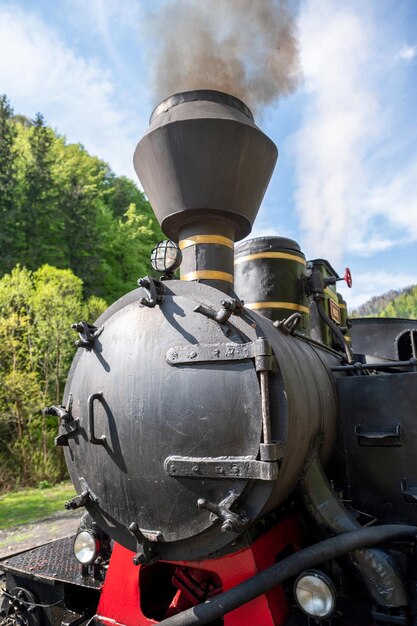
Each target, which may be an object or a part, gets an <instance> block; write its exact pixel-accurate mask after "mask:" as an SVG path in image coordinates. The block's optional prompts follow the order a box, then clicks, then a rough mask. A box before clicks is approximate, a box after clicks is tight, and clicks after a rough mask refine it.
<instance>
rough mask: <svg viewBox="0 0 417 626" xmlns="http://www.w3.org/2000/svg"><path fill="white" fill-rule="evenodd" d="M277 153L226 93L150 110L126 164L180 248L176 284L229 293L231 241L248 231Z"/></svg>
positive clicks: (197, 95)
mask: <svg viewBox="0 0 417 626" xmlns="http://www.w3.org/2000/svg"><path fill="white" fill-rule="evenodd" d="M277 155H278V151H277V148H276V146H275V144H274V143H273V142H272V141H271V140H270V139H269V138H268V137H267V136H266V135H265V134H264V133H263V132H262V131H261V130H260V129H259V128H258V127H257V126H256V125H255V123H254V121H253V116H252V113H251V112H250V110H249V109H248V107H247V106H246V105H245V104H244V103H243V102H241V101H240V100H238V99H237V98H235V97H234V96H231V95H228V94H225V93H221V92H219V91H209V90H198V91H187V92H184V93H179V94H176V95H173V96H171V97H169V98H167V99H166V100H164V101H163V102H161V104H159V105H158V106H157V107H156V109H155V110H154V112H153V113H152V115H151V119H150V126H149V129H148V131H147V132H146V133H145V135H144V136H143V138H142V139H141V140H140V141H139V143H138V145H137V148H136V151H135V154H134V166H135V170H136V173H137V175H138V177H139V179H140V181H141V183H142V185H143V188H144V190H145V193H146V195H147V196H148V198H149V200H150V203H151V205H152V208H153V210H154V212H155V214H156V217H157V219H158V220H159V223H160V224H161V228H162V230H163V231H164V233H165V234H166V235H167V236H168V237H170V238H171V239H172V240H174V241H176V242H178V243H179V245H180V248H181V249H182V251H183V263H182V265H181V279H182V280H201V281H202V282H208V283H209V284H211V285H213V286H216V287H217V288H219V289H221V290H223V291H229V290H230V289H232V288H233V244H234V241H238V240H239V239H242V238H243V237H246V236H247V235H248V234H249V233H250V231H251V229H252V224H253V222H254V220H255V217H256V215H257V212H258V210H259V206H260V204H261V202H262V199H263V196H264V194H265V191H266V188H267V186H268V183H269V180H270V178H271V175H272V172H273V169H274V166H275V162H276V159H277Z"/></svg>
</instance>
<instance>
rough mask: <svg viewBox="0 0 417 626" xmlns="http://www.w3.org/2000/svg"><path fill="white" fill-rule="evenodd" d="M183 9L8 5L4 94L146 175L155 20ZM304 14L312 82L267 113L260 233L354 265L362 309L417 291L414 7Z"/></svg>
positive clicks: (151, 1) (310, 9)
mask: <svg viewBox="0 0 417 626" xmlns="http://www.w3.org/2000/svg"><path fill="white" fill-rule="evenodd" d="M194 1H195V2H202V1H207V0H194ZM216 1H217V0H210V2H211V6H212V7H214V8H215V5H216ZM258 1H259V2H264V1H265V2H268V1H269V0H258ZM175 2H180V0H88V1H87V0H55V1H52V0H0V93H6V94H7V96H8V97H9V99H10V101H11V104H12V106H13V108H14V110H15V112H16V113H20V114H23V115H26V116H28V117H30V118H33V117H34V116H35V114H36V113H37V112H38V111H39V112H41V113H42V114H43V115H44V117H45V119H46V122H47V123H48V124H49V125H50V126H52V127H53V128H54V129H56V130H57V131H58V132H59V133H60V134H61V135H65V136H66V138H67V141H68V142H80V143H81V144H83V145H84V146H85V148H86V149H87V150H88V151H89V152H90V153H91V154H94V155H97V156H98V157H100V158H102V159H103V160H105V161H107V162H108V163H109V164H110V166H111V167H112V169H113V170H114V171H115V172H116V174H123V175H125V176H128V177H130V178H132V179H133V180H135V181H137V179H136V175H135V173H134V170H133V166H132V155H133V151H134V148H135V146H136V143H137V141H138V140H139V139H140V137H141V136H142V134H143V133H144V132H145V130H146V128H147V126H148V120H149V115H150V113H151V111H152V109H153V108H154V106H155V105H156V104H157V101H155V97H154V95H153V92H152V88H151V84H152V76H151V69H150V68H151V66H152V62H151V61H152V55H153V54H154V51H155V50H157V49H160V47H161V41H159V40H158V36H156V35H155V33H156V31H155V30H152V29H151V28H150V26H149V25H150V23H151V22H152V20H158V17H161V18H163V16H164V15H165V14H166V11H167V10H168V9H169V7H170V5H172V4H173V3H175ZM293 9H294V11H295V12H296V14H297V28H298V37H299V51H300V62H301V70H302V80H301V81H300V85H299V87H298V89H297V90H296V91H295V92H294V93H293V94H292V95H290V96H288V97H287V98H285V99H282V100H280V101H279V103H276V104H271V105H269V106H268V107H267V108H266V110H265V111H264V112H263V113H262V115H261V116H260V117H257V118H256V121H257V123H258V125H259V126H260V127H261V128H262V130H263V131H264V132H265V133H266V134H267V135H269V137H271V139H272V140H273V141H274V142H275V143H276V144H277V146H278V149H279V159H278V163H277V167H276V170H275V172H274V174H273V177H272V180H271V183H270V186H269V188H268V191H267V193H266V195H265V198H264V201H263V204H262V207H261V209H260V212H259V215H258V218H257V220H256V222H255V225H254V229H253V232H252V236H263V235H281V236H284V237H290V238H293V239H295V240H296V241H297V242H298V243H299V244H300V245H301V247H302V249H303V251H304V253H305V255H306V257H307V258H308V259H312V258H318V257H319V258H327V259H328V260H329V262H330V263H331V265H332V266H333V267H334V268H335V269H336V271H338V272H339V274H340V275H343V273H344V268H345V267H346V266H349V267H350V269H351V272H352V275H353V287H352V289H351V290H349V289H347V287H343V286H342V283H339V287H340V291H341V292H342V293H343V295H344V297H345V298H346V299H347V301H348V305H349V306H350V308H351V307H355V306H358V305H360V304H361V303H363V302H365V301H366V300H367V299H369V298H370V297H372V296H374V295H379V294H382V293H385V292H386V291H388V290H389V289H399V288H403V287H407V286H409V285H411V284H416V283H417V2H415V0H401V1H398V0H357V1H356V0H297V2H295V1H294V4H293ZM182 32H183V31H182ZM178 45H181V46H184V48H186V46H187V41H186V40H184V41H182V39H181V38H179V42H178ZM166 63H167V68H168V69H169V63H170V59H169V58H167V59H166Z"/></svg>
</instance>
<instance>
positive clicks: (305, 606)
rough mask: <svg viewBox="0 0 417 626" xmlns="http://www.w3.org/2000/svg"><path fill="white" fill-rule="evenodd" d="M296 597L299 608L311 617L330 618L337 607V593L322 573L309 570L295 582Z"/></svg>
mask: <svg viewBox="0 0 417 626" xmlns="http://www.w3.org/2000/svg"><path fill="white" fill-rule="evenodd" d="M294 595H295V599H296V600H297V603H298V605H299V607H300V608H301V609H302V610H303V611H304V613H307V615H309V616H310V617H319V618H326V617H329V616H330V615H331V614H332V613H333V611H334V609H335V606H336V591H335V588H334V585H333V583H332V581H331V580H330V578H329V577H328V576H326V575H325V574H323V573H322V572H319V571H316V570H307V571H305V572H303V573H302V574H300V576H299V577H298V578H297V580H296V581H295V585H294Z"/></svg>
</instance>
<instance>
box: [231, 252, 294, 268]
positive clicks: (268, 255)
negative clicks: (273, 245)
mask: <svg viewBox="0 0 417 626" xmlns="http://www.w3.org/2000/svg"><path fill="white" fill-rule="evenodd" d="M254 259H288V260H289V261H296V262H297V263H301V265H304V267H306V261H305V259H303V258H302V257H300V256H297V255H296V254H290V253H289V252H255V253H254V254H247V255H246V256H241V257H236V258H235V265H238V264H239V263H245V262H246V261H253V260H254Z"/></svg>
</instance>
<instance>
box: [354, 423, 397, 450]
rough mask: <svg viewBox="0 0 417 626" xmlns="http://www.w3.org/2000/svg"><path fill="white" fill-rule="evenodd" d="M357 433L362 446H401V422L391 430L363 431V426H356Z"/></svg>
mask: <svg viewBox="0 0 417 626" xmlns="http://www.w3.org/2000/svg"><path fill="white" fill-rule="evenodd" d="M355 435H356V436H357V438H358V444H359V445H360V446H381V447H399V446H401V424H395V426H393V428H392V430H389V431H363V430H362V428H361V426H360V425H359V426H355Z"/></svg>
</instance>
